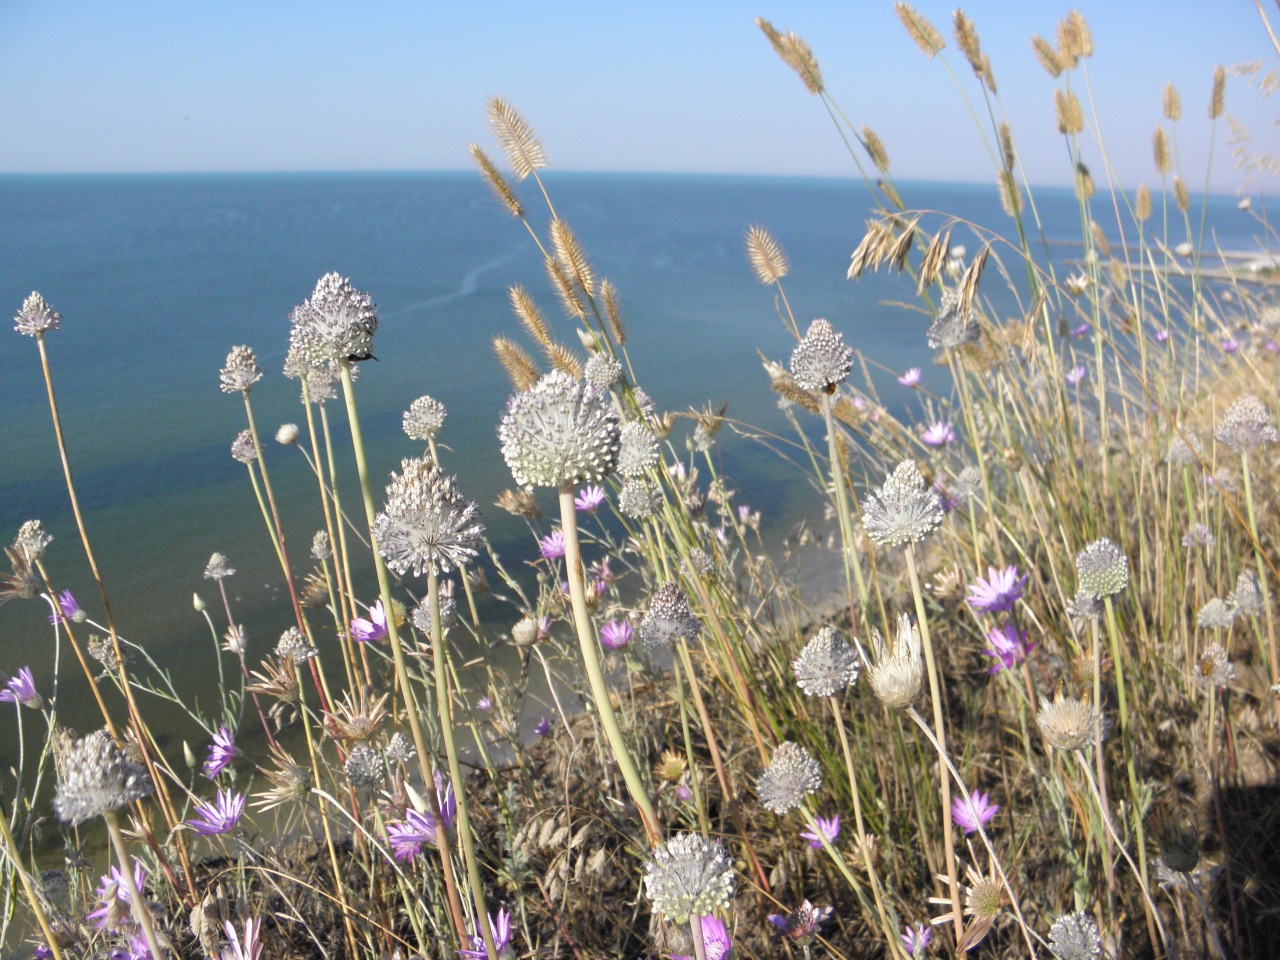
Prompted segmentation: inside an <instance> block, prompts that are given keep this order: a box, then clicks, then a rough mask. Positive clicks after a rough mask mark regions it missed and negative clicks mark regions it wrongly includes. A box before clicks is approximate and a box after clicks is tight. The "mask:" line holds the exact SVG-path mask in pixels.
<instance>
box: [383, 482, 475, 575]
mask: <svg viewBox="0 0 1280 960" xmlns="http://www.w3.org/2000/svg"><path fill="white" fill-rule="evenodd" d="M400 470H401V472H400V474H399V475H398V476H397V475H396V474H392V475H391V483H389V484H388V485H387V499H386V505H385V506H384V507H383V509H382V512H381V513H380V514H378V516H377V518H376V519H375V520H374V522H373V536H374V540H375V541H376V542H377V547H378V553H379V554H380V555H381V556H382V558H383V559H384V560H386V561H387V566H388V567H390V568H391V569H392V570H394V571H395V572H396V573H399V574H402V575H403V574H404V573H405V572H406V571H408V570H412V571H413V575H414V576H416V577H420V576H422V574H423V572H424V571H425V570H434V571H435V572H436V573H437V574H441V573H448V572H449V571H450V570H452V569H453V568H454V567H459V566H462V565H463V564H466V563H470V562H471V561H472V560H474V559H475V557H476V545H477V543H478V542H479V539H480V534H481V533H482V532H483V531H484V527H483V525H481V524H480V523H478V522H476V516H477V514H478V512H479V511H478V508H477V507H476V504H475V502H474V501H472V500H467V499H464V498H463V496H462V494H461V493H459V492H458V484H457V482H456V481H455V480H454V478H453V477H451V476H449V475H448V474H446V473H445V472H444V471H443V470H441V469H440V468H439V467H437V466H436V465H435V464H434V463H432V462H431V461H429V460H425V459H422V458H417V459H413V460H404V461H401V464H400Z"/></svg>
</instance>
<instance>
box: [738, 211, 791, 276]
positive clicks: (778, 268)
mask: <svg viewBox="0 0 1280 960" xmlns="http://www.w3.org/2000/svg"><path fill="white" fill-rule="evenodd" d="M747 259H749V260H750V261H751V269H752V270H754V271H755V272H756V279H757V280H759V281H760V282H761V283H763V284H765V285H766V286H767V285H769V284H771V283H777V282H778V281H779V280H781V279H782V278H783V277H785V276H786V275H787V273H788V272H789V271H790V270H791V266H790V264H788V263H787V254H786V251H784V250H783V249H782V245H781V244H780V243H778V241H777V240H775V239H774V238H773V234H771V233H769V231H768V230H766V229H765V228H764V227H762V226H759V225H757V224H753V225H752V226H751V227H749V228H748V229H747Z"/></svg>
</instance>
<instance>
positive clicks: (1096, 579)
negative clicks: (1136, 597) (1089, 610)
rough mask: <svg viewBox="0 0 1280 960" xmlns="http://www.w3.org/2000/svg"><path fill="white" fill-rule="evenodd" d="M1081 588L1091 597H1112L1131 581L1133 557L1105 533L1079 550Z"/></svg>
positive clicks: (1077, 560)
mask: <svg viewBox="0 0 1280 960" xmlns="http://www.w3.org/2000/svg"><path fill="white" fill-rule="evenodd" d="M1076 574H1077V576H1078V577H1079V581H1078V589H1079V591H1080V592H1081V593H1083V594H1085V595H1086V596H1090V597H1097V598H1098V599H1099V600H1101V599H1102V598H1103V597H1109V596H1112V595H1113V594H1117V593H1119V592H1120V591H1121V590H1123V589H1124V588H1125V587H1127V586H1128V585H1129V558H1128V557H1126V556H1125V555H1124V554H1123V553H1121V552H1120V548H1119V547H1117V546H1116V545H1115V544H1114V543H1112V542H1111V541H1110V540H1108V539H1107V538H1106V537H1102V538H1101V539H1099V540H1095V541H1093V543H1091V544H1089V545H1088V546H1087V547H1085V548H1084V549H1083V550H1081V551H1080V552H1079V553H1078V554H1076Z"/></svg>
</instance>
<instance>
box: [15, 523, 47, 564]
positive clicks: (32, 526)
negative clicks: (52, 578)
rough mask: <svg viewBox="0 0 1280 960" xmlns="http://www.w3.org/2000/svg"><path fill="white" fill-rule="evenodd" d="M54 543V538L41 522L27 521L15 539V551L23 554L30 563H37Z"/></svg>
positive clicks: (19, 529)
mask: <svg viewBox="0 0 1280 960" xmlns="http://www.w3.org/2000/svg"><path fill="white" fill-rule="evenodd" d="M51 543H53V537H51V536H49V534H48V533H46V532H45V529H44V525H43V524H42V523H41V522H40V521H39V520H27V521H25V522H24V523H23V524H22V526H20V527H19V528H18V535H17V536H16V537H14V539H13V549H14V550H16V551H18V552H19V553H21V554H22V555H23V556H24V557H25V558H26V560H27V562H28V563H35V562H36V561H37V560H39V559H41V558H42V557H43V556H44V551H45V549H46V548H47V547H48V546H49V544H51Z"/></svg>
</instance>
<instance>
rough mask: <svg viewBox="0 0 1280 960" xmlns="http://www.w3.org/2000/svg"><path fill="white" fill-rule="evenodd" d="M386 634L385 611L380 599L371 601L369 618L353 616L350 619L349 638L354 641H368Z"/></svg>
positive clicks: (381, 637)
mask: <svg viewBox="0 0 1280 960" xmlns="http://www.w3.org/2000/svg"><path fill="white" fill-rule="evenodd" d="M386 635H387V611H386V610H384V609H383V607H382V601H381V600H375V601H373V606H371V607H370V608H369V619H368V620H366V619H365V618H364V617H354V618H352V620H351V639H352V640H354V641H355V642H356V643H368V642H369V641H371V640H382V639H383V638H385V637H386Z"/></svg>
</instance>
